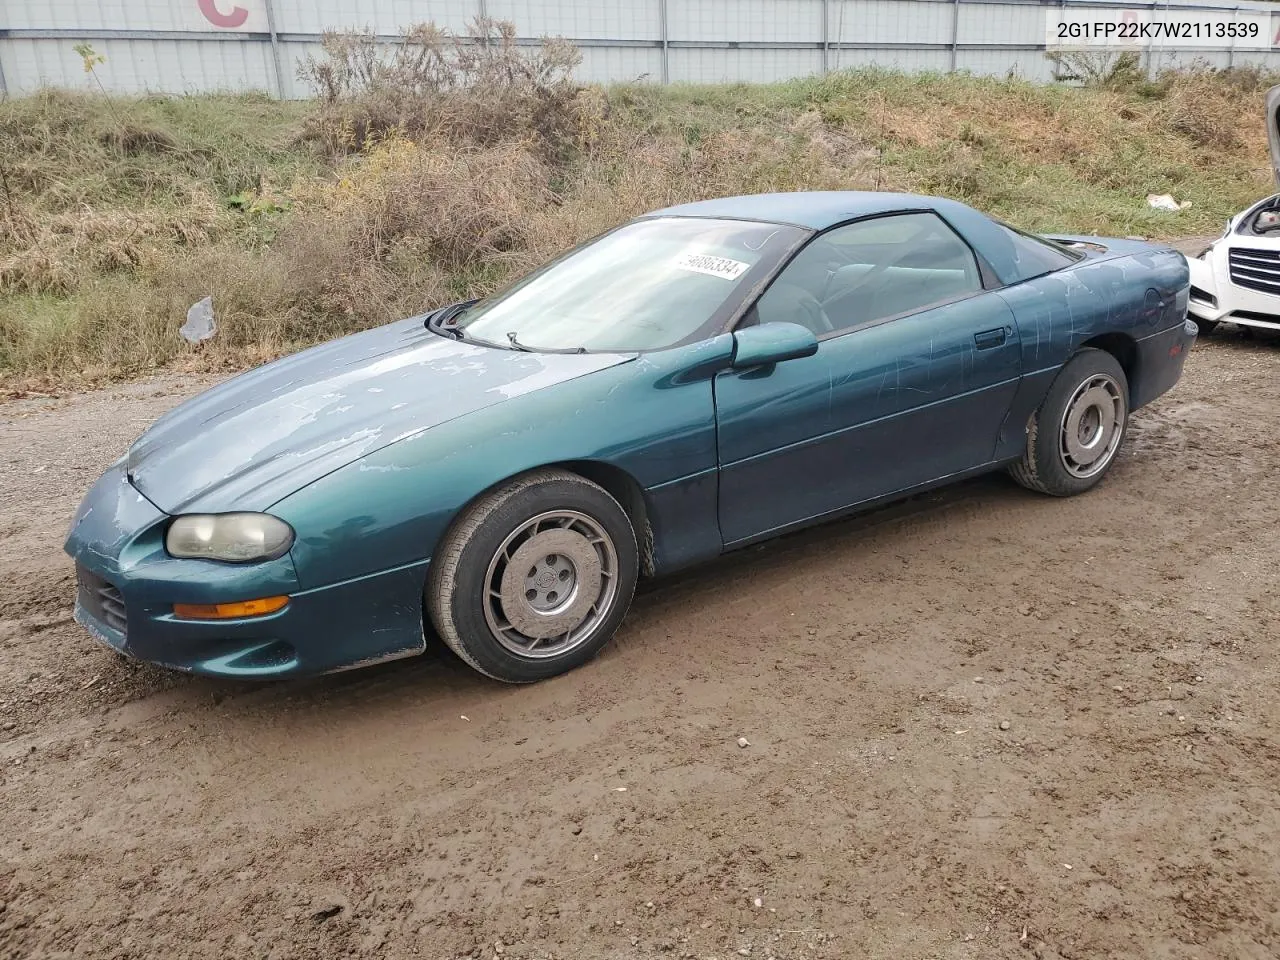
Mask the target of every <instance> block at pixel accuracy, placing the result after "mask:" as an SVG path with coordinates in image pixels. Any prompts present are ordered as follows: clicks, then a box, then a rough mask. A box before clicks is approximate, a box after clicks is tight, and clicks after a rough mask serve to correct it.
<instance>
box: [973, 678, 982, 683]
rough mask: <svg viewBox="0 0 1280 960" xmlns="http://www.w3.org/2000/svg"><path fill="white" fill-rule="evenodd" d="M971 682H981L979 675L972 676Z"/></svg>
mask: <svg viewBox="0 0 1280 960" xmlns="http://www.w3.org/2000/svg"><path fill="white" fill-rule="evenodd" d="M973 682H974V683H981V682H982V678H981V677H974V678H973Z"/></svg>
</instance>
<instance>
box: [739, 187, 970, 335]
mask: <svg viewBox="0 0 1280 960" xmlns="http://www.w3.org/2000/svg"><path fill="white" fill-rule="evenodd" d="M981 290H982V277H981V274H980V273H979V272H978V263H977V261H976V260H975V259H974V256H973V251H971V250H970V249H969V247H968V245H967V244H966V243H965V242H964V241H963V240H961V239H960V237H959V236H958V235H957V234H956V232H955V231H954V230H952V229H951V228H950V227H949V226H947V224H946V223H945V222H944V221H943V220H942V219H941V218H940V217H938V216H937V215H936V214H933V213H902V214H896V215H894V216H888V217H876V218H874V219H871V220H860V221H858V222H857V223H851V224H849V225H848V226H844V227H837V228H836V229H834V230H830V231H828V232H827V233H824V234H822V235H821V236H819V237H816V238H815V239H814V240H812V241H811V242H810V243H809V244H808V246H806V247H805V248H804V249H803V250H801V251H800V253H799V254H797V255H796V257H795V259H794V260H792V261H791V263H789V264H787V266H786V269H784V270H783V271H782V273H780V274H779V275H778V277H777V279H776V280H774V282H773V283H772V284H771V285H770V286H769V289H768V290H766V291H765V292H764V295H763V296H761V298H760V299H759V300H758V301H757V302H756V314H757V316H758V318H759V322H760V323H770V322H773V321H778V320H781V321H788V322H791V323H799V324H801V325H803V326H806V327H808V328H809V329H810V330H812V331H813V332H814V333H815V334H817V335H818V336H819V337H821V336H824V335H827V334H831V333H837V332H839V331H841V330H848V329H851V328H853V327H859V326H862V325H864V324H867V323H871V322H873V321H876V320H883V319H886V318H888V317H895V316H899V315H902V314H906V313H914V312H916V311H918V310H920V309H922V308H924V307H928V306H931V305H933V304H938V303H944V302H946V301H949V300H958V299H960V298H962V297H967V296H969V295H971V294H974V293H978V292H980V291H981Z"/></svg>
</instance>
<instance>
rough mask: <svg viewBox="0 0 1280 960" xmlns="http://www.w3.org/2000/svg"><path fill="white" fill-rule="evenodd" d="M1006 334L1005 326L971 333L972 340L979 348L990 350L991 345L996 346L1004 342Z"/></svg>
mask: <svg viewBox="0 0 1280 960" xmlns="http://www.w3.org/2000/svg"><path fill="white" fill-rule="evenodd" d="M1005 336H1006V328H1005V327H996V328H995V329H994V330H983V331H982V332H980V333H975V334H974V335H973V342H974V344H975V345H976V346H977V348H978V349H979V350H990V349H991V348H992V347H998V346H1000V344H1002V343H1004V338H1005Z"/></svg>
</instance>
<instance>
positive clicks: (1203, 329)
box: [1191, 317, 1218, 337]
mask: <svg viewBox="0 0 1280 960" xmlns="http://www.w3.org/2000/svg"><path fill="white" fill-rule="evenodd" d="M1191 319H1192V320H1194V321H1195V324H1196V329H1197V330H1198V331H1199V333H1198V334H1197V336H1201V337H1207V336H1209V334H1211V333H1213V331H1214V330H1216V329H1217V328H1218V321H1217V320H1201V319H1200V318H1199V317H1192V318H1191Z"/></svg>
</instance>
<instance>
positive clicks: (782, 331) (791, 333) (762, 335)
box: [733, 323, 818, 370]
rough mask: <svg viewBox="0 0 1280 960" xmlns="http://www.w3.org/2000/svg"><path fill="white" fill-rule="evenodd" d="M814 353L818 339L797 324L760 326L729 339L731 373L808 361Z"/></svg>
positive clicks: (749, 328) (744, 329) (740, 331)
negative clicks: (730, 346)
mask: <svg viewBox="0 0 1280 960" xmlns="http://www.w3.org/2000/svg"><path fill="white" fill-rule="evenodd" d="M817 352H818V338H817V337H815V336H814V335H813V331H812V330H810V329H809V328H808V327H802V326H800V324H798V323H762V324H760V325H759V326H757V327H743V328H742V329H741V330H738V331H737V332H735V333H734V335H733V368H734V369H735V370H745V369H746V368H748V367H758V366H761V365H762V364H766V363H780V362H781V361H783V360H794V359H796V358H797V357H812V356H813V355H814V354H815V353H817Z"/></svg>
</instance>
